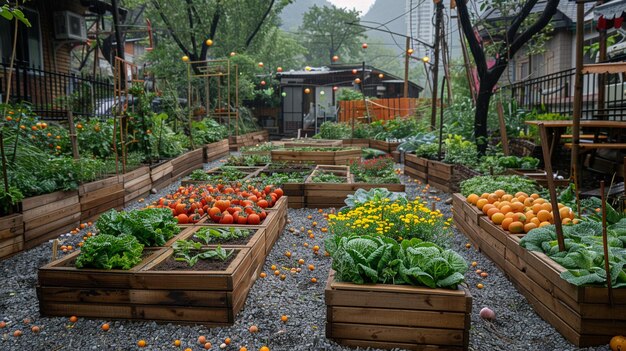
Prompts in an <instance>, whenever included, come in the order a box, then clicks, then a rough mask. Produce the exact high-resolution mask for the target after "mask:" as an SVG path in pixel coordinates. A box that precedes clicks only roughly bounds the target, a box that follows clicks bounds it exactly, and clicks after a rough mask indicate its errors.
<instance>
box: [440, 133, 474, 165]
mask: <svg viewBox="0 0 626 351" xmlns="http://www.w3.org/2000/svg"><path fill="white" fill-rule="evenodd" d="M443 142H444V148H445V157H444V159H443V162H445V163H449V164H462V165H468V166H474V165H476V164H477V163H478V148H477V147H476V144H474V143H473V142H471V141H469V140H465V139H464V138H463V137H462V136H460V135H448V137H447V138H446V139H445V140H444V141H443Z"/></svg>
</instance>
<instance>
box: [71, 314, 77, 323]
mask: <svg viewBox="0 0 626 351" xmlns="http://www.w3.org/2000/svg"><path fill="white" fill-rule="evenodd" d="M70 322H71V323H76V322H78V317H76V316H71V317H70Z"/></svg>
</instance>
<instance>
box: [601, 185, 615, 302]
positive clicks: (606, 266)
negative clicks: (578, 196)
mask: <svg viewBox="0 0 626 351" xmlns="http://www.w3.org/2000/svg"><path fill="white" fill-rule="evenodd" d="M600 192H601V193H602V247H603V249H604V270H605V271H606V287H607V288H608V290H609V304H610V305H611V306H613V288H612V286H611V268H610V267H609V245H608V238H607V234H606V195H605V193H604V180H603V181H601V182H600Z"/></svg>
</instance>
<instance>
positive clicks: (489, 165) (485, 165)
mask: <svg viewBox="0 0 626 351" xmlns="http://www.w3.org/2000/svg"><path fill="white" fill-rule="evenodd" d="M538 165H539V159H537V158H534V157H530V156H525V157H518V156H503V155H502V154H499V155H496V156H484V157H482V158H481V159H480V163H479V164H478V167H477V169H478V170H479V171H480V172H481V173H483V174H488V173H490V172H491V171H493V173H494V174H501V173H504V171H506V170H507V169H526V170H529V169H537V166H538Z"/></svg>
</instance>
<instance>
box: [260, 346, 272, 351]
mask: <svg viewBox="0 0 626 351" xmlns="http://www.w3.org/2000/svg"><path fill="white" fill-rule="evenodd" d="M259 351H270V348H269V347H267V346H262V347H261V348H260V349H259Z"/></svg>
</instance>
